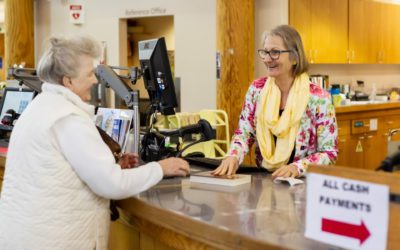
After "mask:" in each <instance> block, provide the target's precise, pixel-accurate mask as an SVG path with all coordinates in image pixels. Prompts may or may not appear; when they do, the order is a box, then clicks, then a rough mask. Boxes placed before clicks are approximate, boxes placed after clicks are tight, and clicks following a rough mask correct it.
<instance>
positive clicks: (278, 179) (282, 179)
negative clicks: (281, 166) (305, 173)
mask: <svg viewBox="0 0 400 250" xmlns="http://www.w3.org/2000/svg"><path fill="white" fill-rule="evenodd" d="M283 182H286V183H289V185H290V186H294V185H298V184H303V183H304V181H302V180H300V179H297V178H293V177H276V178H275V179H274V183H283Z"/></svg>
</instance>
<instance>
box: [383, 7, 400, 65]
mask: <svg viewBox="0 0 400 250" xmlns="http://www.w3.org/2000/svg"><path fill="white" fill-rule="evenodd" d="M381 11H382V13H383V14H382V27H381V28H382V30H381V32H380V34H379V35H378V37H379V36H381V39H380V41H381V42H382V47H381V51H382V52H380V54H379V56H380V58H379V62H381V63H400V49H399V44H400V29H398V28H397V27H396V26H397V25H398V24H399V23H400V5H398V4H393V3H384V2H382V3H381Z"/></svg>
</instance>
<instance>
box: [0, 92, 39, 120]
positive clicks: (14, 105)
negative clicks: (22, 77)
mask: <svg viewBox="0 0 400 250" xmlns="http://www.w3.org/2000/svg"><path fill="white" fill-rule="evenodd" d="M34 97H35V92H34V91H33V90H30V89H24V88H5V90H4V94H3V98H2V100H1V106H0V121H1V123H3V124H6V125H13V124H8V123H9V122H10V121H8V119H5V117H4V116H5V114H11V113H12V114H18V115H20V114H21V113H22V112H23V111H24V110H25V108H26V107H27V106H28V104H29V103H30V102H31V101H32V99H33V98H34ZM6 120H7V121H6Z"/></svg>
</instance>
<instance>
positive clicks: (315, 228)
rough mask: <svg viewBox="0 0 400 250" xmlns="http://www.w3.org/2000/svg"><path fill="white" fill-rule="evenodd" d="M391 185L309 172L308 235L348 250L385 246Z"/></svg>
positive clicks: (306, 233) (376, 248)
mask: <svg viewBox="0 0 400 250" xmlns="http://www.w3.org/2000/svg"><path fill="white" fill-rule="evenodd" d="M388 213H389V187H388V186H385V185H379V184H374V183H369V182H364V181H356V180H352V179H345V178H339V177H333V176H329V175H322V174H316V173H309V174H308V175H307V208H306V232H305V236H306V237H308V238H312V239H314V240H318V241H322V242H325V243H329V244H332V245H336V246H340V247H345V248H349V249H371V250H372V249H373V250H378V249H386V240H387V231H388Z"/></svg>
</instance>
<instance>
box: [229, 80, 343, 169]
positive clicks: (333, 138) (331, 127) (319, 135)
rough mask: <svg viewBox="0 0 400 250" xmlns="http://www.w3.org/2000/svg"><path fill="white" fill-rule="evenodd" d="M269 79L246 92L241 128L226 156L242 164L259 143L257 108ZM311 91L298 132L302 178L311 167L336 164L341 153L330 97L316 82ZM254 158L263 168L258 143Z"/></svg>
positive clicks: (298, 164) (297, 152)
mask: <svg viewBox="0 0 400 250" xmlns="http://www.w3.org/2000/svg"><path fill="white" fill-rule="evenodd" d="M266 80H267V78H266V77H263V78H260V79H257V80H255V81H253V83H252V84H251V85H250V87H249V89H248V90H247V93H246V98H245V102H244V105H243V108H242V112H241V114H240V119H239V127H238V129H236V131H235V134H234V136H233V137H232V143H231V146H230V149H229V152H228V154H227V155H231V156H236V157H238V158H239V162H240V163H242V162H243V158H244V156H245V155H246V154H247V153H248V151H249V149H250V148H251V146H252V145H253V143H254V142H256V126H257V124H256V121H257V119H256V109H257V104H258V101H259V95H260V92H261V90H262V88H263V87H264V84H265V82H266ZM310 92H311V96H310V100H309V102H308V104H307V107H306V111H305V112H304V114H303V116H302V118H301V121H300V128H299V131H298V132H297V137H296V144H295V155H294V160H293V163H292V164H294V165H296V167H297V169H298V170H299V173H300V175H301V176H302V175H303V174H304V173H305V172H306V171H307V166H308V164H322V165H329V164H334V163H335V160H336V158H337V154H338V147H337V124H336V116H335V109H334V107H333V105H332V101H331V98H330V95H329V93H328V92H327V91H325V90H323V89H321V88H320V87H318V86H317V85H315V84H313V83H310ZM255 155H256V163H257V166H259V167H260V166H261V162H262V155H261V152H260V149H259V147H258V145H257V142H256V146H255Z"/></svg>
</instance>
